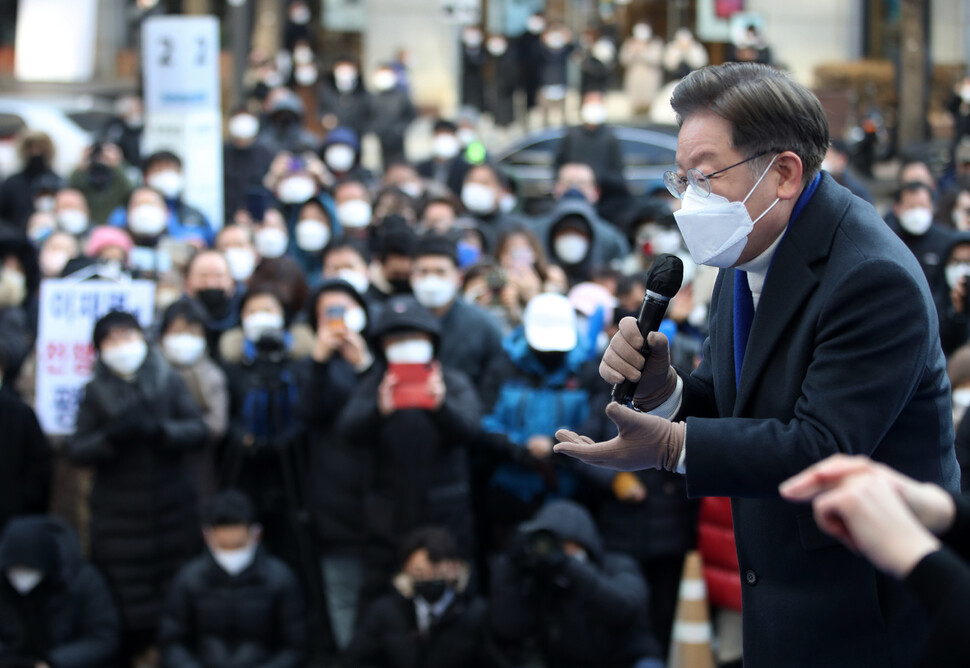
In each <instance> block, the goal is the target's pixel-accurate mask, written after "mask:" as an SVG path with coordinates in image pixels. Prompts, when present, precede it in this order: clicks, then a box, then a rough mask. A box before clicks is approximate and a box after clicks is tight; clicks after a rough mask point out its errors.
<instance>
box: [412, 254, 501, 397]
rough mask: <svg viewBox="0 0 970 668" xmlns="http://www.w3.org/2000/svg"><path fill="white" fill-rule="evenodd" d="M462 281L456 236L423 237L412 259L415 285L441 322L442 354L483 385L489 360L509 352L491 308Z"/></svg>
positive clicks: (449, 363) (423, 302) (450, 364)
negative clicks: (469, 295) (468, 295)
mask: <svg viewBox="0 0 970 668" xmlns="http://www.w3.org/2000/svg"><path fill="white" fill-rule="evenodd" d="M461 282H462V275H461V270H460V269H459V268H458V250H457V246H456V244H455V241H454V239H453V238H449V237H443V236H426V237H423V238H422V239H421V240H420V241H419V242H418V248H417V252H416V253H415V255H414V260H413V262H412V265H411V290H412V291H413V292H414V298H415V299H417V300H418V303H420V304H421V305H422V306H424V307H425V308H426V309H428V310H429V311H431V314H432V315H433V316H434V317H435V318H436V319H437V320H438V323H439V325H440V328H441V339H440V341H439V344H438V360H440V361H441V363H442V364H444V365H445V366H447V367H450V368H452V369H458V370H459V371H462V372H463V373H465V374H466V375H467V376H468V377H469V378H470V379H471V381H472V384H473V385H474V386H475V387H476V388H478V387H480V386H481V383H482V380H483V379H484V377H485V372H486V370H487V369H488V366H489V364H490V363H492V362H493V361H494V360H495V359H496V358H499V357H501V356H502V355H503V354H504V353H503V350H502V332H501V330H500V329H499V325H498V323H497V322H496V320H495V318H494V317H493V316H492V315H491V314H490V313H488V312H486V311H485V310H483V309H481V308H480V307H478V306H475V305H473V304H469V303H468V302H466V301H465V299H464V298H463V297H462V296H461V295H460V294H459V289H460V287H461Z"/></svg>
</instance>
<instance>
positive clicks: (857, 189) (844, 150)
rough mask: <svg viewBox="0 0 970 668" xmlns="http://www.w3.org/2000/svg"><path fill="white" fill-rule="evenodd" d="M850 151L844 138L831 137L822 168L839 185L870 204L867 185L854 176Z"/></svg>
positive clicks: (870, 197) (870, 198)
mask: <svg viewBox="0 0 970 668" xmlns="http://www.w3.org/2000/svg"><path fill="white" fill-rule="evenodd" d="M850 152H851V149H850V148H849V145H848V143H847V142H846V141H845V140H844V139H833V140H832V144H831V146H829V150H828V153H826V154H825V160H823V161H822V169H824V170H825V171H826V172H828V173H829V174H831V175H832V178H834V179H835V180H836V181H837V182H838V184H839V185H841V186H845V187H846V188H848V189H849V190H851V191H852V194H853V195H855V196H856V197H861V198H862V199H864V200H865V201H867V202H869V203H870V204H872V203H873V202H874V200H873V198H872V193H871V192H870V191H869V187H868V186H867V185H866V184H865V182H864V181H863V180H862V179H860V178H859V177H858V176H856V174H855V170H854V169H853V168H852V165H851V164H850Z"/></svg>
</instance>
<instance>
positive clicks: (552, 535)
mask: <svg viewBox="0 0 970 668" xmlns="http://www.w3.org/2000/svg"><path fill="white" fill-rule="evenodd" d="M489 625H490V628H491V634H492V637H493V638H494V641H495V643H496V645H497V646H498V647H499V648H500V649H501V651H502V652H503V654H504V655H505V656H506V657H507V658H508V660H510V661H511V662H512V665H522V664H526V663H527V662H528V660H529V659H532V658H535V657H536V655H538V658H540V659H541V661H542V662H543V664H544V665H549V666H557V667H558V668H579V667H580V666H597V667H599V668H629V667H630V666H633V665H636V666H638V667H640V666H643V667H646V666H653V667H655V668H659V667H660V666H662V665H663V664H662V663H661V662H660V661H659V659H657V657H659V651H660V650H659V647H658V645H657V643H656V641H655V640H654V638H653V635H652V633H651V631H650V624H649V619H648V615H647V585H646V583H645V582H644V580H643V576H641V575H640V572H639V570H638V569H637V565H636V562H634V561H633V559H631V558H630V557H628V556H626V555H623V554H619V553H609V552H605V551H604V550H603V547H602V542H601V540H600V536H599V533H598V532H597V530H596V525H595V524H594V523H593V518H592V516H591V515H590V514H589V512H588V511H587V510H586V509H585V508H583V507H582V506H580V505H579V504H577V503H575V502H574V501H568V500H557V501H550V502H549V503H547V504H546V505H545V506H543V507H542V509H541V510H540V511H539V512H538V513H537V514H536V516H535V517H534V518H533V519H532V520H530V521H529V522H525V523H523V524H522V525H520V527H519V537H518V541H513V546H512V547H511V548H510V549H509V551H508V552H507V554H505V555H502V556H500V557H499V558H498V560H497V562H496V564H495V567H494V568H493V570H492V598H491V602H490V608H489Z"/></svg>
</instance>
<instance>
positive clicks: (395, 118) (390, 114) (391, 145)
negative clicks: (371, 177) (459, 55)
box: [370, 65, 417, 170]
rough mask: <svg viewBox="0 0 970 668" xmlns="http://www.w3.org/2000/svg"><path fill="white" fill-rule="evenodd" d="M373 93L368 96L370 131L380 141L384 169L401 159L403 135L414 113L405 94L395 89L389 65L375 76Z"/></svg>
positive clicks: (394, 79)
mask: <svg viewBox="0 0 970 668" xmlns="http://www.w3.org/2000/svg"><path fill="white" fill-rule="evenodd" d="M374 86H375V92H374V94H373V95H372V96H371V112H370V122H371V125H370V130H371V132H373V133H374V134H375V135H377V139H378V140H379V141H380V142H381V164H382V165H383V167H384V169H385V170H386V169H387V168H388V167H389V166H390V165H392V164H393V163H394V162H397V161H399V160H404V159H405V157H404V135H405V134H406V133H407V131H408V127H409V126H410V125H411V123H412V122H413V121H414V119H415V117H416V116H417V113H416V112H415V111H414V105H413V104H411V99H410V98H409V97H408V95H407V93H405V92H404V91H402V90H400V89H399V88H398V87H397V75H396V74H395V73H394V70H393V69H391V67H390V65H382V66H381V67H379V68H378V69H377V72H376V73H375V74H374Z"/></svg>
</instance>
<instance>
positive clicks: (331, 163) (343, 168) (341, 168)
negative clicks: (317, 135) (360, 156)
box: [323, 144, 357, 172]
mask: <svg viewBox="0 0 970 668" xmlns="http://www.w3.org/2000/svg"><path fill="white" fill-rule="evenodd" d="M356 159H357V154H356V152H355V151H354V149H353V148H352V147H350V146H348V145H347V144H333V145H332V146H328V147H327V148H326V150H325V151H324V152H323V161H324V162H325V163H327V167H329V168H330V170H331V171H334V172H349V171H350V170H351V168H352V167H353V166H354V161H355V160H356Z"/></svg>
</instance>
